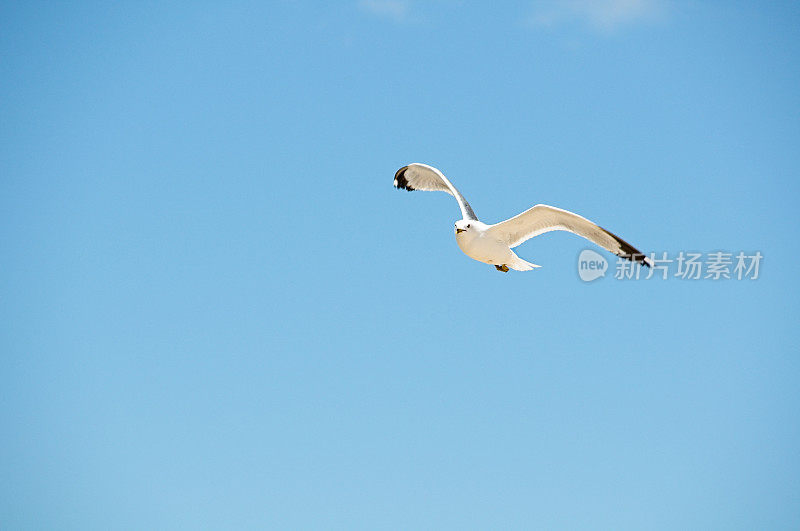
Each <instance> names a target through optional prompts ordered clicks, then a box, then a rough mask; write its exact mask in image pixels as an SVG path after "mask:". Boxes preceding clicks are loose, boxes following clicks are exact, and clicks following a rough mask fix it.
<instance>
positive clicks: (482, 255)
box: [394, 163, 650, 273]
mask: <svg viewBox="0 0 800 531" xmlns="http://www.w3.org/2000/svg"><path fill="white" fill-rule="evenodd" d="M394 186H395V187H396V188H398V189H402V190H408V191H409V192H410V191H414V190H425V191H439V192H446V193H448V194H450V195H452V196H453V197H455V198H456V201H458V208H460V209H461V218H462V219H460V220H458V221H456V224H455V232H456V243H458V246H459V247H460V248H461V250H462V251H463V252H464V254H466V255H467V256H469V257H470V258H472V259H473V260H477V261H479V262H484V263H486V264H491V265H493V266H494V267H495V268H497V270H498V271H502V272H504V273H508V270H509V268H511V269H515V270H517V271H530V270H531V269H533V268H535V267H541V266H538V265H536V264H532V263H530V262H526V261H525V260H523V259H522V258H520V257H519V256H517V255H516V253H514V251H512V250H511V249H512V248H514V247H516V246H518V245H520V244H521V243H522V242H525V241H527V240H529V239H531V238H533V237H534V236H539V235H540V234H544V233H545V232H550V231H553V230H563V231H567V232H571V233H573V234H577V235H578V236H582V237H584V238H586V239H587V240H589V241H591V242H594V243H596V244H597V245H599V246H600V247H602V248H603V249H605V250H607V251H610V252H612V253H614V254H616V255H617V256H621V257H623V258H627V259H628V260H631V261H633V262H638V263H640V264H642V265H645V266H647V267H650V260H649V259H648V258H647V257H646V256H644V254H642V253H641V252H640V251H639V250H638V249H636V248H635V247H634V246H633V245H631V244H629V243H628V242H626V241H625V240H623V239H622V238H620V237H619V236H616V235H614V234H612V233H610V232H608V231H607V230H605V229H604V228H602V227H599V226H597V225H595V224H594V223H592V222H591V221H589V220H588V219H586V218H584V217H581V216H579V215H577V214H573V213H572V212H568V211H566V210H562V209H560V208H556V207H551V206H548V205H536V206H534V207H532V208H530V209H528V210H526V211H525V212H523V213H521V214H519V215H516V216H514V217H513V218H511V219H507V220H505V221H501V222H500V223H495V224H494V225H487V224H485V223H482V222H480V221H478V217H477V216H476V215H475V212H474V211H473V210H472V207H470V206H469V203H467V200H466V199H464V196H463V195H461V192H459V191H458V189H457V188H456V187H455V186H453V184H452V183H451V182H450V181H449V180H448V179H447V177H445V176H444V174H443V173H442V172H440V171H439V170H437V169H436V168H434V167H432V166H428V165H427V164H420V163H413V164H409V165H408V166H403V167H402V168H400V169H399V170H397V173H395V174H394Z"/></svg>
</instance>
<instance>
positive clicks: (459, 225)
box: [456, 219, 475, 235]
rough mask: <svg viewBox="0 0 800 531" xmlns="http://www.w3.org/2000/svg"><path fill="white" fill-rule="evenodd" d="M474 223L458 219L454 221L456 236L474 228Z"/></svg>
mask: <svg viewBox="0 0 800 531" xmlns="http://www.w3.org/2000/svg"><path fill="white" fill-rule="evenodd" d="M474 223H475V222H474V221H472V220H467V219H459V220H458V221H456V235H459V234H461V233H462V232H469V231H470V230H472V229H473V227H474Z"/></svg>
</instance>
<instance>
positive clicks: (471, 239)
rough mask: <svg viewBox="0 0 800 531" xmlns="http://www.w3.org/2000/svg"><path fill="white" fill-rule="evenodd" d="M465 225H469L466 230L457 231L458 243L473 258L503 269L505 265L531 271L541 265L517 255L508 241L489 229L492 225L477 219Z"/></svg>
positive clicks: (518, 269)
mask: <svg viewBox="0 0 800 531" xmlns="http://www.w3.org/2000/svg"><path fill="white" fill-rule="evenodd" d="M465 225H469V227H468V228H467V227H465V230H462V231H461V232H456V243H457V244H458V247H459V248H460V249H461V251H462V252H463V253H464V254H465V255H467V256H469V257H470V258H472V259H473V260H477V261H478V262H483V263H485V264H491V265H493V266H496V267H497V268H498V269H501V270H502V268H503V266H508V267H510V268H511V269H516V270H517V271H529V270H531V269H533V268H534V267H539V266H537V265H536V264H531V263H530V262H526V261H525V260H523V259H522V258H520V257H519V256H517V255H516V253H514V251H512V250H511V248H510V247H509V246H508V243H506V242H504V241H503V240H502V239H500V238H497V237H496V235H495V234H492V232H491V231H489V230H488V229H489V228H490V227H491V225H486V224H485V223H481V222H480V221H477V220H475V221H470V222H469V223H466V224H465Z"/></svg>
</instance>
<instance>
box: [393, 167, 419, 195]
mask: <svg viewBox="0 0 800 531" xmlns="http://www.w3.org/2000/svg"><path fill="white" fill-rule="evenodd" d="M406 170H408V166H403V167H402V168H400V169H399V170H397V172H396V173H395V174H394V186H395V188H398V189H400V190H408V191H409V192H410V191H412V190H414V188H412V187H411V186H410V185H409V184H408V179H406Z"/></svg>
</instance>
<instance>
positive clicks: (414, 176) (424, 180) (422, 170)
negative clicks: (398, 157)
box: [394, 162, 478, 220]
mask: <svg viewBox="0 0 800 531" xmlns="http://www.w3.org/2000/svg"><path fill="white" fill-rule="evenodd" d="M394 185H395V187H396V188H400V189H403V190H408V191H409V192H411V191H413V190H425V191H429V192H434V191H436V192H447V193H448V194H450V195H452V196H453V197H455V198H456V201H458V208H460V209H461V216H462V217H463V218H464V219H474V220H477V219H478V218H477V216H475V212H473V211H472V207H470V206H469V203H467V200H466V199H464V196H463V195H461V192H459V191H458V190H457V189H456V187H455V186H453V183H451V182H450V181H448V180H447V177H445V176H444V175H443V174H442V172H440V171H439V170H437V169H436V168H434V167H433V166H428V165H427V164H420V163H418V162H415V163H413V164H409V165H408V166H403V167H402V168H400V169H399V170H397V173H395V174H394Z"/></svg>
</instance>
